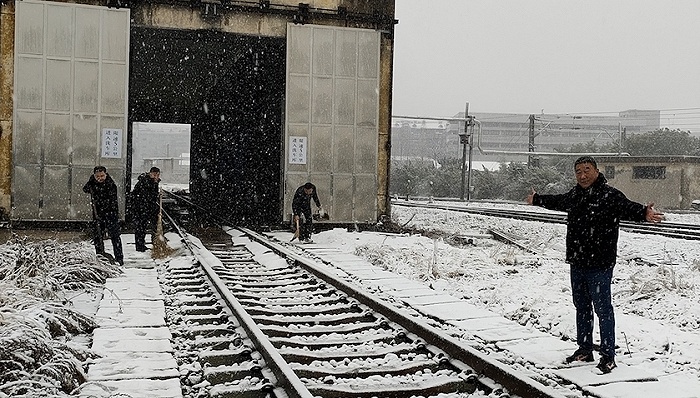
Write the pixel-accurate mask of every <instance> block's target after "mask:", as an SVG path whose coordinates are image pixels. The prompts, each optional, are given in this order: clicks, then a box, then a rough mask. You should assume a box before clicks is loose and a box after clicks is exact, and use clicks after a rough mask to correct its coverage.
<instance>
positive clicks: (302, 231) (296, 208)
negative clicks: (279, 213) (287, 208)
mask: <svg viewBox="0 0 700 398" xmlns="http://www.w3.org/2000/svg"><path fill="white" fill-rule="evenodd" d="M311 199H313V201H314V203H315V204H316V207H318V208H319V212H320V213H322V212H323V208H322V207H321V201H320V200H319V199H318V194H317V193H316V186H315V185H314V184H312V183H310V182H307V183H306V184H304V185H302V186H300V187H299V188H297V190H296V192H294V198H293V199H292V215H293V221H294V225H295V227H296V226H297V225H298V226H299V229H298V230H297V232H296V233H295V235H294V236H295V237H296V236H297V234H298V237H299V241H300V242H303V243H310V242H311V232H312V230H313V220H312V216H311ZM321 215H323V214H321ZM292 240H294V238H292Z"/></svg>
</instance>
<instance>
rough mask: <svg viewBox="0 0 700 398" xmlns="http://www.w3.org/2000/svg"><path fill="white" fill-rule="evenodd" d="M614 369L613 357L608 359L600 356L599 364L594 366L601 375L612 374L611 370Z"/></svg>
mask: <svg viewBox="0 0 700 398" xmlns="http://www.w3.org/2000/svg"><path fill="white" fill-rule="evenodd" d="M616 367H617V364H616V363H615V357H609V356H607V355H601V356H600V362H598V365H596V368H598V370H600V371H601V372H603V374H608V373H610V372H612V370H613V369H615V368H616Z"/></svg>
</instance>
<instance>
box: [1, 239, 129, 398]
mask: <svg viewBox="0 0 700 398" xmlns="http://www.w3.org/2000/svg"><path fill="white" fill-rule="evenodd" d="M120 272H121V271H120V270H119V268H118V267H117V266H113V265H111V264H110V263H109V262H107V261H104V260H102V259H101V258H97V257H96V256H95V254H94V253H93V252H92V247H91V246H88V245H87V244H84V243H59V242H57V241H54V240H45V241H41V242H29V240H28V238H26V237H25V238H20V237H17V236H15V237H14V238H13V239H12V240H11V241H9V242H8V243H6V244H5V245H1V246H0V397H3V396H42V397H63V396H68V395H69V394H70V393H71V392H73V391H75V390H76V389H77V388H78V387H79V386H80V384H82V383H84V382H85V374H84V371H83V368H82V362H84V361H85V360H86V359H87V358H88V357H89V356H90V353H89V352H88V351H86V350H82V349H80V348H76V347H71V346H69V345H68V344H66V342H68V341H69V340H70V339H71V337H72V336H74V335H78V334H84V333H90V332H92V330H93V329H94V328H95V326H96V325H95V323H94V320H93V319H92V318H91V317H90V316H88V315H85V314H82V313H81V312H79V311H77V310H75V309H73V308H72V307H71V306H70V300H69V299H68V298H67V297H68V295H69V294H74V293H75V291H83V290H84V291H87V292H92V291H93V290H94V289H95V288H98V287H100V286H101V285H102V284H104V282H105V280H106V278H108V277H111V276H116V275H118V274H119V273H120Z"/></svg>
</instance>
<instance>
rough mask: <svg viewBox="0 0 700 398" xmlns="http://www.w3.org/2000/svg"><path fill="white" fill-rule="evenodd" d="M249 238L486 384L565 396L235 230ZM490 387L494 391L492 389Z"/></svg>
mask: <svg viewBox="0 0 700 398" xmlns="http://www.w3.org/2000/svg"><path fill="white" fill-rule="evenodd" d="M237 229H239V230H240V231H242V232H244V233H245V234H246V235H248V237H249V238H251V239H253V240H255V241H256V242H258V243H260V244H263V245H265V246H267V247H269V248H271V249H273V250H274V251H275V252H276V253H278V254H280V255H283V256H285V257H287V258H289V259H291V260H293V261H295V262H296V263H297V264H299V265H300V266H302V267H303V268H305V269H306V270H308V271H309V272H311V273H312V274H314V275H315V276H316V277H318V278H319V279H321V280H323V281H324V282H326V283H328V284H329V285H332V286H333V287H334V288H336V289H338V290H340V291H342V292H344V293H345V294H348V295H350V296H351V297H353V298H354V299H356V300H357V301H359V302H361V303H362V304H365V305H367V306H368V307H370V308H372V309H373V310H375V311H376V312H378V313H380V314H382V315H383V316H385V317H387V319H389V320H391V321H393V322H396V323H397V324H399V325H401V326H403V327H404V328H406V329H407V330H408V331H409V332H411V333H414V334H416V335H418V336H419V337H421V338H422V339H424V340H425V341H426V342H428V343H430V344H432V345H434V346H436V347H438V348H440V349H441V350H443V351H445V353H447V354H448V355H449V356H450V357H452V358H453V359H456V360H458V361H461V362H463V363H465V364H466V365H467V366H468V367H470V368H472V369H474V370H475V371H476V372H477V374H479V375H482V376H483V377H485V378H486V379H483V378H482V379H480V380H479V381H480V382H482V383H486V385H488V384H490V382H489V380H491V381H492V382H495V383H496V384H498V385H500V386H503V387H504V388H506V389H507V390H508V392H509V393H511V394H514V395H518V396H521V397H528V398H554V397H557V398H563V397H564V396H563V395H561V394H559V393H557V392H555V391H551V390H547V389H546V388H545V386H543V385H542V384H540V383H537V382H536V381H534V380H533V379H531V378H529V377H527V376H525V375H521V374H517V373H516V372H514V371H513V369H511V368H509V367H508V366H507V365H505V364H502V363H501V362H498V361H494V360H491V359H489V358H488V357H487V356H486V355H485V354H483V353H481V352H479V351H477V350H476V349H474V348H472V347H469V346H467V345H465V343H464V342H460V341H459V340H457V339H455V338H454V337H452V336H450V335H448V334H446V333H444V332H443V331H441V330H439V329H437V328H435V327H433V326H431V325H429V324H428V323H426V322H424V321H422V320H420V319H416V318H414V317H412V316H411V315H409V314H408V313H406V312H404V311H402V310H400V309H399V308H397V307H394V306H393V305H391V304H389V303H386V302H384V301H381V300H377V299H375V298H374V297H372V296H371V295H369V294H367V293H366V292H365V291H364V290H361V289H359V288H357V287H355V286H354V285H352V284H350V283H347V282H345V281H343V280H340V279H338V278H337V276H335V275H334V274H333V273H331V272H329V271H328V270H327V269H325V267H321V266H320V265H319V263H318V262H317V260H312V259H309V258H307V257H304V256H302V255H300V254H298V253H295V252H294V251H292V250H290V249H288V248H287V247H285V246H283V245H281V244H279V243H276V242H272V241H270V239H268V238H266V237H265V236H263V235H261V234H259V233H257V232H255V231H253V230H250V229H247V228H237ZM492 388H497V387H496V386H492Z"/></svg>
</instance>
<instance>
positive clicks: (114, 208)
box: [83, 166, 124, 265]
mask: <svg viewBox="0 0 700 398" xmlns="http://www.w3.org/2000/svg"><path fill="white" fill-rule="evenodd" d="M83 192H85V193H89V194H90V201H91V202H92V220H93V224H92V225H93V228H92V232H93V241H94V243H95V252H96V253H97V254H100V255H103V256H105V257H108V255H107V254H106V253H105V246H104V241H103V240H102V238H103V236H104V233H105V231H107V233H108V235H109V239H110V240H111V241H112V249H113V251H114V259H115V260H116V261H117V262H118V263H119V264H120V265H124V253H123V251H122V238H121V232H120V230H119V202H118V201H117V184H115V183H114V180H113V179H112V177H110V176H109V174H107V169H106V168H105V167H104V166H96V167H95V168H94V169H93V172H92V175H91V176H90V179H89V180H88V182H87V183H85V185H84V186H83Z"/></svg>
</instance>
